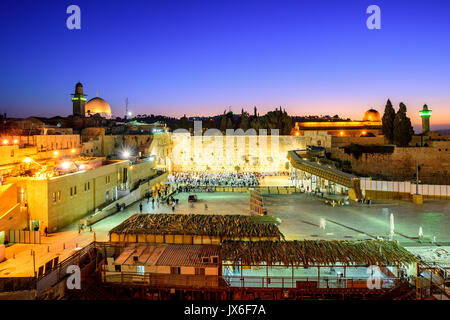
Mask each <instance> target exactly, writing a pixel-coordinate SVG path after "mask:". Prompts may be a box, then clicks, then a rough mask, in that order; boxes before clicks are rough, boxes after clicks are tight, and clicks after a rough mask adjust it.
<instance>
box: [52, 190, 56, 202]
mask: <svg viewBox="0 0 450 320" xmlns="http://www.w3.org/2000/svg"><path fill="white" fill-rule="evenodd" d="M52 200H53V203H55V202H56V193H55V192H52Z"/></svg>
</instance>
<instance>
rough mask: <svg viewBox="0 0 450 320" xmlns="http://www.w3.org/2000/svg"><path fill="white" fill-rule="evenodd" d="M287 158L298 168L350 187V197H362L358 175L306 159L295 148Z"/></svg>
mask: <svg viewBox="0 0 450 320" xmlns="http://www.w3.org/2000/svg"><path fill="white" fill-rule="evenodd" d="M287 158H288V159H289V161H290V163H291V166H292V167H294V168H296V169H298V170H301V171H304V172H307V173H309V174H311V175H314V176H317V177H319V178H321V179H325V180H327V181H331V182H334V183H336V184H339V185H341V186H344V187H347V188H349V190H353V192H350V193H349V195H350V198H360V197H361V195H362V193H361V187H360V181H359V178H358V177H357V176H355V175H353V174H349V173H346V172H342V171H340V170H337V169H334V168H330V167H327V166H325V165H321V164H318V163H315V162H311V161H309V160H305V159H303V158H302V157H301V156H300V155H299V154H298V152H297V151H295V150H292V151H289V152H288V156H287ZM352 193H353V195H352ZM352 200H354V199H352Z"/></svg>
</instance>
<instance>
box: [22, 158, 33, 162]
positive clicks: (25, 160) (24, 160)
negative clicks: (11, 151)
mask: <svg viewBox="0 0 450 320" xmlns="http://www.w3.org/2000/svg"><path fill="white" fill-rule="evenodd" d="M32 161H33V160H31V158H30V157H26V158H25V159H23V162H25V163H31V162H32Z"/></svg>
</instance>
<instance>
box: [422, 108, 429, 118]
mask: <svg viewBox="0 0 450 320" xmlns="http://www.w3.org/2000/svg"><path fill="white" fill-rule="evenodd" d="M419 114H420V116H421V117H422V118H425V117H431V110H420V111H419Z"/></svg>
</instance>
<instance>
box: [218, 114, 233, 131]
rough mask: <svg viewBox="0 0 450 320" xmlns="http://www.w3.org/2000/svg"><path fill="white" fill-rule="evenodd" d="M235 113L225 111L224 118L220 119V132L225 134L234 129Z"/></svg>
mask: <svg viewBox="0 0 450 320" xmlns="http://www.w3.org/2000/svg"><path fill="white" fill-rule="evenodd" d="M233 118H234V116H233V112H231V111H230V112H228V113H226V111H224V113H223V115H222V118H221V119H220V131H222V132H225V131H226V130H227V129H233V128H234V123H233V120H234V119H233Z"/></svg>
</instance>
